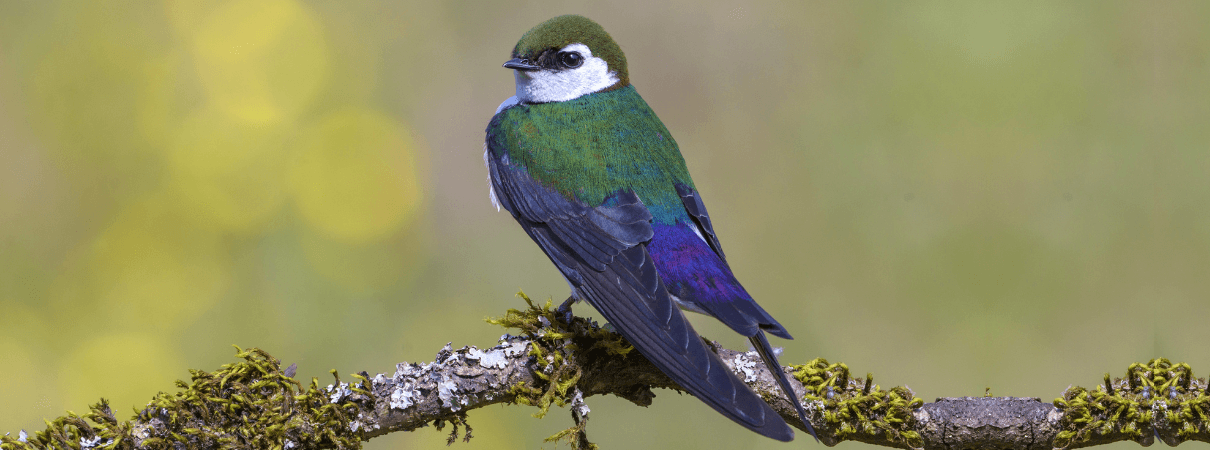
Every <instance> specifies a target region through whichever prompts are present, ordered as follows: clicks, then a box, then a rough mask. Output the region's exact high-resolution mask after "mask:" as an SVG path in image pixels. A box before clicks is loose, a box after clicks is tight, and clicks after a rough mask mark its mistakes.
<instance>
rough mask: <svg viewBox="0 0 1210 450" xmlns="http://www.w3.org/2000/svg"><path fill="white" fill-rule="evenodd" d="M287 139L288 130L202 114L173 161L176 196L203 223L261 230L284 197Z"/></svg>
mask: <svg viewBox="0 0 1210 450" xmlns="http://www.w3.org/2000/svg"><path fill="white" fill-rule="evenodd" d="M285 134H286V132H285V131H284V129H283V127H282V126H274V125H262V126H256V125H249V124H246V123H242V122H239V121H235V120H232V119H230V118H228V117H226V116H224V115H222V114H219V113H217V112H216V111H213V110H203V111H199V112H197V113H196V114H194V115H193V116H191V117H190V118H189V119H187V120H186V121H185V123H184V124H183V126H182V127H181V129H180V131H179V133H178V134H177V139H176V142H175V144H174V145H173V147H172V150H171V155H170V157H169V161H170V167H171V169H172V186H173V188H174V193H175V194H177V195H180V196H181V197H182V200H183V201H184V203H185V204H186V205H187V210H189V211H190V212H192V213H195V214H196V215H197V219H198V220H202V221H206V222H210V223H213V224H214V225H216V226H219V227H221V228H224V229H226V230H231V231H240V232H245V233H248V232H256V231H259V230H260V229H262V228H263V226H264V225H265V224H266V223H268V222H269V220H270V219H271V218H272V217H274V214H275V213H276V212H277V211H278V209H279V206H280V205H281V203H282V199H283V198H284V182H285V175H284V170H282V169H281V167H282V166H283V161H285V160H286V159H287V154H286V149H285V145H284V140H285Z"/></svg>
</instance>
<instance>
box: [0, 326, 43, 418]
mask: <svg viewBox="0 0 1210 450" xmlns="http://www.w3.org/2000/svg"><path fill="white" fill-rule="evenodd" d="M0 355H3V358H4V363H3V364H4V366H3V367H4V370H0V386H4V387H5V388H4V389H0V405H6V407H4V408H0V423H5V424H8V423H16V422H18V421H19V420H21V419H23V418H24V416H25V415H26V412H25V411H24V410H23V408H28V407H30V406H32V405H34V404H36V403H38V401H37V400H38V399H37V396H38V395H39V392H38V390H37V389H29V388H28V387H29V386H30V385H32V384H34V383H35V382H36V381H37V380H38V379H39V378H40V377H43V376H44V374H39V373H38V371H37V368H36V367H35V365H34V358H33V355H31V354H30V352H29V351H28V350H27V349H26V348H25V347H24V346H22V345H21V344H20V343H18V342H16V341H14V340H10V339H7V338H5V337H4V336H0ZM19 386H23V387H26V388H24V389H18V388H17V387H19ZM8 405H14V406H15V405H21V407H20V408H13V407H9V406H8ZM48 412H49V411H48Z"/></svg>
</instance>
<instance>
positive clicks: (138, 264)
mask: <svg viewBox="0 0 1210 450" xmlns="http://www.w3.org/2000/svg"><path fill="white" fill-rule="evenodd" d="M174 206H175V205H173V204H171V199H160V198H150V199H145V200H142V201H138V202H135V203H133V204H131V205H128V206H127V207H126V208H125V209H124V210H123V211H122V212H121V213H120V214H119V215H118V218H117V219H116V220H115V221H114V222H113V224H111V225H110V226H109V227H108V228H107V229H106V230H105V231H104V232H102V233H101V235H100V236H99V237H98V238H97V240H96V241H95V242H94V243H93V246H92V248H91V255H90V260H89V274H90V275H91V277H92V280H94V281H93V283H94V287H95V291H96V293H97V295H98V296H99V302H98V303H99V306H100V307H101V314H102V317H99V318H98V319H104V320H106V321H108V323H111V324H121V325H128V326H134V327H139V328H152V329H159V330H172V329H179V328H180V327H182V326H185V325H188V324H189V323H190V322H191V321H192V320H193V319H195V318H196V317H197V316H198V315H199V314H201V313H202V312H205V311H206V310H207V309H209V308H210V307H211V306H212V305H213V304H214V302H215V301H216V300H217V299H218V298H219V297H220V296H221V295H222V294H223V292H224V291H225V290H226V288H227V286H228V284H229V279H230V261H228V258H226V257H225V254H224V252H223V249H222V243H221V241H220V240H219V239H218V237H217V236H216V235H215V234H214V232H213V230H209V229H205V228H199V227H197V226H195V225H193V224H191V223H190V222H188V221H185V220H182V217H181V214H180V213H179V212H178V211H176V210H175V208H174Z"/></svg>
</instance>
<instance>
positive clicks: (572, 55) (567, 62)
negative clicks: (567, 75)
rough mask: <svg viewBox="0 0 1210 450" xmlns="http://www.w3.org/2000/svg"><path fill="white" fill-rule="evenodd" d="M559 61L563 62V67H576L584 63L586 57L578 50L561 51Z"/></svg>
mask: <svg viewBox="0 0 1210 450" xmlns="http://www.w3.org/2000/svg"><path fill="white" fill-rule="evenodd" d="M559 63H561V64H563V67H566V68H568V69H574V68H576V67H580V64H584V57H583V56H580V54H579V53H576V52H559Z"/></svg>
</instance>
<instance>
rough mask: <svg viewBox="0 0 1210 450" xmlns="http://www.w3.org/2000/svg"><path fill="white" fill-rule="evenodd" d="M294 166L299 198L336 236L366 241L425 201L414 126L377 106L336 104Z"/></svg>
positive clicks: (307, 137) (305, 211) (315, 222)
mask: <svg viewBox="0 0 1210 450" xmlns="http://www.w3.org/2000/svg"><path fill="white" fill-rule="evenodd" d="M296 146H297V147H298V149H299V152H300V155H299V156H298V157H297V159H296V160H295V163H294V166H293V168H292V169H291V173H290V177H291V180H290V182H291V185H292V188H293V192H294V198H295V203H296V204H297V205H298V209H299V211H300V212H301V213H302V215H303V217H304V218H305V219H306V220H307V223H308V224H310V225H311V226H313V227H315V228H317V229H319V230H320V231H322V232H324V233H326V234H327V235H328V236H330V237H333V238H336V239H339V240H342V241H345V242H351V243H364V242H368V241H371V240H374V239H377V238H381V237H383V236H386V235H388V234H391V233H392V232H394V231H396V230H397V229H398V228H399V227H401V226H403V225H404V224H405V223H406V222H407V221H408V220H410V219H411V216H412V214H413V212H414V211H415V210H416V208H417V206H418V205H419V203H420V202H421V200H422V199H421V195H420V187H419V184H418V183H417V180H416V178H417V168H416V164H415V157H414V155H413V152H415V151H417V150H416V145H415V143H414V141H412V140H411V138H410V136H409V132H408V131H407V130H405V129H404V128H403V127H402V126H401V125H399V124H398V123H396V122H395V121H393V120H391V119H390V118H389V117H387V116H385V115H383V114H380V113H377V112H374V111H370V110H362V109H347V110H343V111H338V112H334V113H332V114H330V115H328V116H327V117H325V118H323V119H321V120H320V121H319V123H317V124H315V125H311V126H309V127H308V130H307V131H306V132H305V133H303V134H302V135H301V136H300V137H299V139H298V141H297V144H296Z"/></svg>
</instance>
